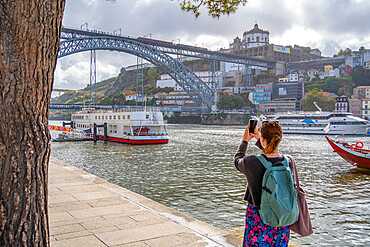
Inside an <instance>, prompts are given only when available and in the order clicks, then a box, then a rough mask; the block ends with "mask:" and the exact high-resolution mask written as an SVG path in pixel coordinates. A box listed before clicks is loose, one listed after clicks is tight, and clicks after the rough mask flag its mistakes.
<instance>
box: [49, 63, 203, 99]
mask: <svg viewBox="0 0 370 247" xmlns="http://www.w3.org/2000/svg"><path fill="white" fill-rule="evenodd" d="M184 65H185V66H187V67H188V68H190V69H191V70H192V71H207V70H209V68H210V62H209V61H206V60H204V59H199V60H193V61H185V62H184ZM162 74H164V71H163V70H162V69H160V68H157V67H153V68H144V69H143V84H144V94H146V95H154V94H155V93H157V92H160V91H166V92H168V91H169V89H165V90H163V89H157V88H155V86H156V85H155V84H156V81H157V79H160V77H161V75H162ZM136 78H137V71H136V70H131V71H126V70H125V69H124V68H122V69H121V71H120V73H119V74H118V76H117V77H113V78H109V79H107V80H104V81H101V82H98V83H96V95H97V97H96V101H97V103H98V104H109V105H113V104H124V103H125V102H123V101H124V97H123V93H124V92H126V91H135V90H136ZM140 81H141V80H140ZM140 91H141V87H140ZM91 92H92V97H93V98H94V92H95V87H94V85H92V88H91ZM93 100H94V99H93ZM89 101H90V86H89V85H88V86H87V87H85V88H83V89H80V90H76V91H72V92H68V93H64V94H63V95H61V96H59V97H56V98H52V99H51V103H53V104H88V103H89Z"/></svg>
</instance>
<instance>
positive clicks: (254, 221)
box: [243, 204, 290, 247]
mask: <svg viewBox="0 0 370 247" xmlns="http://www.w3.org/2000/svg"><path fill="white" fill-rule="evenodd" d="M289 235H290V226H282V227H272V226H270V225H265V224H264V223H263V222H262V219H261V217H260V215H259V212H258V209H257V208H256V207H255V206H253V205H252V204H248V207H247V212H246V214H245V231H244V241H243V247H246V246H266V247H267V246H286V247H287V246H288V242H289Z"/></svg>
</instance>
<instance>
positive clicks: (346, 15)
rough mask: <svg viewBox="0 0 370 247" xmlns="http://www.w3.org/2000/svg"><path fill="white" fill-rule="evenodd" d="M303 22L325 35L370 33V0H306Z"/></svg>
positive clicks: (360, 35) (303, 4) (359, 35)
mask: <svg viewBox="0 0 370 247" xmlns="http://www.w3.org/2000/svg"><path fill="white" fill-rule="evenodd" d="M302 8H303V9H305V11H304V16H303V17H302V19H303V24H304V25H306V26H310V27H314V28H316V29H317V30H318V31H319V32H320V33H323V34H325V35H328V36H330V35H338V36H340V35H343V34H352V35H354V36H357V37H359V38H360V37H363V36H365V35H366V36H369V35H370V28H369V25H370V1H368V0H363V1H356V0H350V1H348V0H331V1H304V2H303V3H302Z"/></svg>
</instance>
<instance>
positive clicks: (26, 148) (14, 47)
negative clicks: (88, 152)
mask: <svg viewBox="0 0 370 247" xmlns="http://www.w3.org/2000/svg"><path fill="white" fill-rule="evenodd" d="M64 4H65V0H53V1H42V0H24V1H7V0H0V117H1V120H0V245H1V246H49V229H48V228H49V227H48V226H49V224H48V208H47V205H48V204H47V202H48V200H47V195H48V188H47V185H48V175H47V174H48V162H49V155H50V146H49V140H50V135H49V130H48V115H49V104H50V94H51V91H52V84H53V79H54V69H55V65H56V59H57V52H58V48H59V40H60V32H61V21H62V16H63V11H64Z"/></svg>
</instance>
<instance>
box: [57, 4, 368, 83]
mask: <svg viewBox="0 0 370 247" xmlns="http://www.w3.org/2000/svg"><path fill="white" fill-rule="evenodd" d="M369 13H370V0H314V1H313V0H248V3H247V4H246V5H245V6H241V7H240V8H239V10H238V11H237V13H235V14H232V15H230V16H224V17H221V18H220V19H213V18H211V17H210V16H208V14H207V13H206V10H205V9H202V14H201V16H200V17H199V18H197V19H195V18H194V16H193V15H192V14H190V13H185V12H182V11H181V10H180V7H179V5H178V1H177V0H116V2H115V3H112V2H109V1H105V0H67V1H66V7H65V11H64V17H63V25H64V26H66V27H76V28H80V27H81V25H83V24H84V23H87V24H88V28H89V29H96V30H102V31H107V32H113V31H114V30H117V29H119V28H121V30H122V35H129V36H144V35H148V34H151V37H152V38H154V39H162V40H167V41H174V42H176V43H177V42H179V41H180V42H181V43H182V44H189V45H197V46H204V47H206V48H208V49H212V50H218V49H220V48H228V47H229V43H231V42H232V40H233V39H234V38H235V37H236V36H239V37H241V36H242V34H243V32H244V31H248V30H250V29H252V28H253V26H254V24H255V23H256V22H257V23H258V25H259V27H260V28H261V29H263V30H267V31H269V32H270V43H273V44H277V45H294V44H298V45H302V46H310V47H311V48H319V49H320V50H321V51H322V53H323V55H324V56H333V54H335V53H337V52H338V51H339V49H346V48H347V47H348V48H350V49H352V50H358V48H359V47H361V46H365V47H366V48H370V14H369ZM133 64H136V57H134V56H132V55H127V54H125V53H119V52H109V51H97V81H101V80H104V79H107V78H111V77H113V76H116V75H117V74H118V73H119V71H120V69H121V68H122V67H125V66H128V65H133ZM89 66H90V53H89V52H84V53H79V54H75V55H71V56H67V57H64V58H61V59H58V62H57V68H56V71H55V82H54V88H65V89H80V88H83V87H85V86H86V85H87V84H88V83H89V72H90V68H89Z"/></svg>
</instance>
